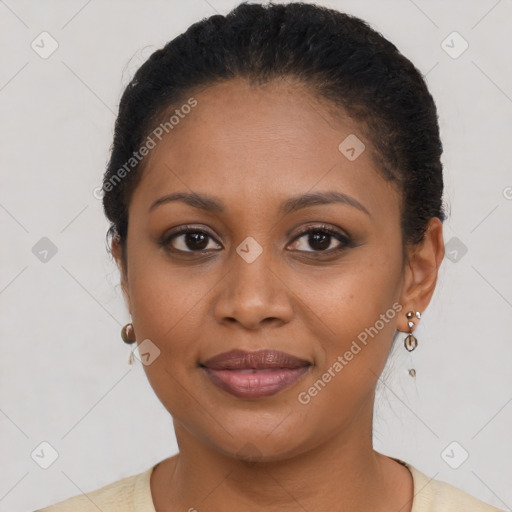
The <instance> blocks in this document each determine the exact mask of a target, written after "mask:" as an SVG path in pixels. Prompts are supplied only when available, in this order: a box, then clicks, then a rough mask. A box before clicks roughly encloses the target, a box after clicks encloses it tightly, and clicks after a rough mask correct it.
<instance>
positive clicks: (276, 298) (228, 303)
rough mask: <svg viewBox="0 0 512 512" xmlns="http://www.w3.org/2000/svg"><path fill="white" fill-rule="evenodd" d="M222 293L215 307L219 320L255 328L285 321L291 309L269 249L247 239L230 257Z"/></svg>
mask: <svg viewBox="0 0 512 512" xmlns="http://www.w3.org/2000/svg"><path fill="white" fill-rule="evenodd" d="M230 260H231V261H230V264H231V268H230V271H229V272H228V274H227V275H226V277H225V281H224V283H223V290H222V293H221V294H220V295H219V297H218V299H217V302H216V304H215V315H216V317H217V319H218V321H221V322H222V321H226V320H229V321H231V322H233V321H235V320H236V321H237V322H238V323H240V324H242V325H243V326H244V327H246V328H250V329H254V328H257V327H258V325H260V324H262V323H263V322H268V321H270V320H271V319H272V320H274V321H277V320H280V321H281V322H285V323H286V322H288V321H289V320H290V318H291V313H292V308H291V304H290V301H289V296H288V293H287V288H286V286H285V285H284V284H283V282H282V280H281V279H279V277H278V275H276V274H277V271H276V268H275V267H276V265H275V264H273V262H274V259H273V255H272V253H271V249H270V248H267V247H263V246H262V245H260V244H259V243H258V242H257V241H256V240H255V239H254V238H252V237H247V238H246V239H245V240H243V241H242V242H241V243H240V244H239V245H238V246H237V247H236V248H233V253H232V254H231V258H230Z"/></svg>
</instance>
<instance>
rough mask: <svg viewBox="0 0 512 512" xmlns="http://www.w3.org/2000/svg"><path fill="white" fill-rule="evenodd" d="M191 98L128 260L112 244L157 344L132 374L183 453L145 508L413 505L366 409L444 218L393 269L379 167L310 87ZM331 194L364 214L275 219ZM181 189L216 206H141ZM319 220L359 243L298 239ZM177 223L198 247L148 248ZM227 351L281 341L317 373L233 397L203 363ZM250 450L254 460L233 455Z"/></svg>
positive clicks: (431, 278) (134, 219)
mask: <svg viewBox="0 0 512 512" xmlns="http://www.w3.org/2000/svg"><path fill="white" fill-rule="evenodd" d="M194 97H195V98H196V99H197V101H198V105H197V106H196V107H195V108H194V109H193V110H192V112H191V113H190V114H188V115H187V116H186V118H185V119H183V120H181V121H180V124H179V125H177V126H176V127H175V128H174V129H173V131H172V132H171V133H170V134H169V135H168V136H167V137H166V138H164V139H163V141H162V142H161V143H159V144H158V145H157V147H156V148H155V149H154V150H153V151H152V152H151V153H150V155H149V159H148V161H147V162H146V164H147V165H146V168H145V170H144V174H143V177H142V180H141V182H140V183H139V185H138V186H137V188H136V189H135V191H134V194H133V197H132V200H131V203H130V206H129V219H130V220H129V229H128V237H127V254H126V256H127V268H125V267H124V266H123V263H122V260H121V247H120V246H119V245H118V244H116V243H113V246H112V249H113V253H114V256H115V257H116V260H117V263H118V265H119V267H120V270H121V274H122V287H123V291H124V293H125V297H126V299H127V303H128V307H129V311H130V313H131V316H132V321H133V325H134V329H135V333H136V336H137V341H138V342H139V343H140V342H141V341H142V340H144V339H146V338H149V339H150V340H151V341H152V342H153V343H154V344H155V345H156V346H158V348H159V349H160V351H161V352H160V355H159V357H157V358H156V359H155V360H154V362H153V363H151V364H150V365H148V366H144V369H145V371H146V374H147V377H148V379H149V382H150V384H151V386H152V387H153V389H154V391H155V393H156V394H157V396H158V398H159V399H160V400H161V402H162V403H163V405H164V406H165V407H166V409H167V410H168V411H169V412H170V413H171V414H172V417H173V421H174V427H175V432H176V438H177V441H178V446H179V450H180V452H179V454H177V455H175V456H174V457H171V458H169V459H166V460H165V461H162V462H161V463H160V464H159V465H158V467H157V468H156V469H155V471H154V472H153V474H152V477H151V492H152V495H153V501H154V503H155V507H156V510H157V512H170V511H178V510H180V511H181V510H182V511H185V510H189V509H190V508H191V507H195V508H196V509H197V510H198V511H199V512H201V510H208V511H211V512H213V511H226V510H250V511H252V512H258V511H263V510H265V511H268V510H279V511H292V510H293V511H296V510H303V509H304V510H309V511H324V510H373V511H376V512H384V511H396V510H399V509H400V510H401V511H402V512H407V511H410V509H411V503H412V497H413V482H412V476H411V474H410V472H409V471H408V470H407V468H405V467H404V466H402V465H400V464H399V463H397V462H396V461H394V460H392V459H391V458H389V457H387V456H385V455H382V454H380V453H378V452H376V451H375V450H373V447H372V420H373V405H374V398H375V387H376V384H377V380H378V377H379V375H380V374H381V372H382V369H383V368H384V365H385V363H386V359H387V357H388V354H389V351H390V349H391V343H392V338H393V335H394V332H395V329H398V330H400V331H402V332H409V328H408V326H407V319H406V316H405V313H406V312H407V311H410V310H413V311H420V312H423V311H425V309H426V308H427V305H428V304H429V302H430V299H431V297H432V294H433V292H434V289H435V285H436V281H437V275H438V269H439V266H440V264H441V261H442V259H443V257H444V244H443V235H442V224H441V222H440V221H439V219H436V218H434V219H431V222H430V224H429V229H428V231H427V234H426V237H425V240H424V242H423V243H421V244H419V245H417V246H414V247H410V248H408V256H409V261H408V262H404V261H402V236H401V231H400V193H399V191H398V190H397V189H395V188H394V186H393V185H391V184H390V183H389V182H386V181H385V180H384V179H383V178H382V176H381V175H380V174H379V173H378V172H377V171H376V170H375V167H374V161H373V159H372V157H371V142H370V141H369V140H367V139H365V137H364V136H363V134H362V132H361V130H360V127H359V126H358V123H357V122H356V121H354V120H352V119H350V118H348V117H346V116H344V117H341V116H338V117H337V118H334V117H332V115H331V114H332V112H331V111H330V109H329V108H328V107H327V106H326V105H325V104H322V103H320V102H318V101H317V100H315V98H314V96H312V95H311V94H310V93H309V92H307V91H306V90H305V89H303V88H300V87H297V86H292V85H290V84H289V83H287V82H282V83H273V84H268V85H266V86H264V87H261V86H260V87H250V86H249V85H248V84H247V82H245V81H243V80H240V79H236V80H232V81H230V82H226V83H223V84H220V85H215V86H213V87H209V88H206V89H204V90H202V91H200V92H198V93H197V94H194ZM351 133H355V134H357V136H358V137H359V138H360V139H361V140H363V142H364V143H365V145H366V150H365V151H364V152H363V153H362V154H361V155H360V156H359V157H358V158H357V159H356V160H355V161H349V160H348V159H347V158H345V156H344V155H342V154H341V153H340V151H339V150H338V145H339V144H340V142H341V141H343V140H344V139H345V137H346V136H347V135H349V134H351ZM327 190H335V191H338V192H343V193H345V194H348V195H349V196H352V197H353V198H355V199H357V201H359V202H360V203H362V204H363V205H364V206H365V208H366V209H367V210H368V211H369V213H370V216H368V215H366V214H365V213H364V212H362V211H360V210H358V209H356V208H354V207H353V206H350V205H346V204H342V203H332V204H327V205H317V206H312V207H311V206H310V207H307V208H304V209H302V210H299V211H297V212H294V213H291V214H287V215H281V214H279V213H278V206H279V205H280V203H281V202H282V201H284V200H285V199H287V198H289V197H290V196H295V195H301V194H305V193H308V192H318V191H327ZM178 191H183V192H191V191H193V192H196V193H204V194H209V195H212V196H215V197H217V198H219V199H220V200H221V201H222V202H223V203H224V204H225V211H224V212H223V213H210V212H205V211H202V210H200V209H197V208H194V207H192V206H190V205H187V204H185V203H183V202H172V203H167V204H164V205H161V206H159V207H157V208H155V209H154V210H153V211H152V212H151V213H148V208H149V206H150V205H151V204H152V203H153V202H154V201H155V200H156V199H158V198H160V197H161V196H164V195H166V194H169V193H172V192H178ZM322 223H326V224H327V225H328V227H330V228H332V229H334V230H337V231H338V232H339V233H340V234H342V235H343V234H345V235H349V237H350V238H352V239H353V240H354V242H355V243H356V244H357V246H356V247H346V248H345V249H344V250H343V251H341V252H338V253H335V252H334V251H333V249H335V248H336V247H340V246H343V243H342V242H339V241H338V240H337V239H336V238H335V237H331V238H328V239H327V241H326V244H325V249H324V251H325V250H327V251H330V252H331V256H323V257H322V254H323V253H322V247H321V246H320V245H319V244H318V243H317V244H316V245H315V242H314V241H313V242H312V243H311V239H309V243H308V235H307V234H306V235H304V234H302V235H301V237H300V238H297V236H298V234H299V232H300V229H301V228H309V227H311V228H315V227H316V228H318V227H319V226H320V225H321V224H322ZM185 224H187V225H189V224H192V225H193V228H197V229H198V230H202V231H207V232H208V233H209V234H210V235H211V237H210V238H207V239H206V241H205V242H204V245H203V246H201V245H194V239H191V238H187V237H186V235H178V237H177V238H174V240H171V241H170V242H169V244H168V247H169V248H170V249H173V248H174V251H175V252H166V250H165V248H163V247H161V246H159V245H158V239H159V238H161V237H162V236H163V235H164V234H165V233H166V232H167V233H169V232H170V229H171V228H177V227H179V226H183V225H185ZM248 236H251V237H253V238H254V239H256V240H257V242H258V243H259V244H260V246H261V247H262V248H263V252H262V253H261V255H260V256H259V257H258V258H257V259H256V260H255V261H254V262H252V263H247V262H246V261H245V260H244V259H242V258H241V257H240V256H239V255H238V254H237V252H236V248H237V247H238V246H239V245H240V244H241V242H242V241H243V240H244V239H245V238H246V237H248ZM329 240H330V242H329ZM187 242H188V245H187ZM202 248H203V249H206V250H210V251H211V252H210V256H208V255H204V254H203V255H201V254H198V253H197V251H198V250H200V249H202ZM179 249H181V250H182V251H187V252H186V253H178V250H179ZM193 251H196V252H195V253H194V252H193ZM394 303H399V304H401V305H402V307H403V309H402V310H401V311H400V312H398V313H397V314H396V316H395V317H394V318H392V319H390V320H389V321H388V323H386V324H385V326H384V328H382V329H381V330H380V331H379V333H378V335H375V336H374V337H373V338H369V342H368V344H367V346H364V348H363V349H362V350H361V351H360V352H359V353H358V354H357V355H356V356H354V358H353V359H352V360H351V361H350V362H349V364H347V365H346V366H345V367H344V368H343V370H342V371H341V372H339V373H338V374H337V375H336V377H335V378H333V379H332V380H331V382H329V383H328V384H327V386H326V387H325V389H323V390H322V391H321V392H320V393H318V395H317V396H316V397H314V398H312V400H311V402H310V403H309V404H307V405H304V404H301V403H300V402H299V401H298V399H297V396H298V394H299V393H300V392H301V391H307V389H308V388H309V387H310V386H312V385H313V384H314V382H315V381H317V380H318V379H319V378H321V376H322V374H323V373H324V372H326V371H327V369H328V368H329V367H330V366H331V365H332V364H333V363H334V362H335V361H336V359H337V357H338V356H340V355H343V354H344V353H345V352H346V351H347V350H348V349H349V347H350V345H351V343H352V341H353V340H356V339H357V336H358V334H359V333H360V332H362V331H364V329H365V328H367V327H370V326H373V325H374V324H375V322H376V321H377V320H378V319H379V318H380V315H381V314H385V313H386V311H387V310H389V309H390V308H392V305H393V304H394ZM234 348H237V349H242V350H248V351H256V350H259V349H262V348H273V349H278V350H282V351H285V352H289V353H291V354H293V355H295V356H297V357H300V358H303V359H306V360H308V361H310V362H311V363H312V367H311V368H310V371H309V372H308V373H307V374H306V375H304V376H303V377H302V378H301V380H300V381H299V382H296V383H295V384H294V385H293V386H292V387H289V388H288V389H285V390H283V391H281V392H280V393H277V394H275V395H273V396H270V397H266V398H260V399H252V400H244V399H240V398H236V397H234V396H232V395H230V394H228V393H226V392H225V391H223V390H221V389H219V388H217V387H216V386H214V385H213V384H212V383H211V382H210V380H209V379H208V377H207V376H205V374H204V372H203V371H202V370H201V368H200V367H199V366H198V363H199V361H204V360H205V359H207V358H209V357H212V356H214V355H216V354H218V353H221V352H224V351H228V350H231V349H234ZM251 446H254V447H255V448H252V451H253V453H255V454H256V455H257V457H258V458H259V462H257V463H248V462H246V461H245V460H244V456H243V455H241V454H240V453H239V452H240V451H241V452H242V454H246V453H250V452H251V448H250V447H251ZM402 507H403V508H402Z"/></svg>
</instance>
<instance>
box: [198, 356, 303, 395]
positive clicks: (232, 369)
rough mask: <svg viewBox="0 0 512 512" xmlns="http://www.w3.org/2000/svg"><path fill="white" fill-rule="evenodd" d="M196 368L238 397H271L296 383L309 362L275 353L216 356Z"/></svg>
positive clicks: (214, 382)
mask: <svg viewBox="0 0 512 512" xmlns="http://www.w3.org/2000/svg"><path fill="white" fill-rule="evenodd" d="M200 366H201V367H202V368H203V370H204V371H205V373H206V374H207V375H208V377H209V378H210V380H211V382H212V383H213V384H215V385H216V386H217V387H220V388H221V389H223V390H224V391H227V392H228V393H230V394H232V395H234V396H237V397H239V398H260V397H264V396H270V395H274V394H276V393H278V392H280V391H282V390H283V389H285V388H288V387H289V386H291V385H292V384H293V383H295V382H296V381H298V380H299V379H300V378H301V377H302V375H304V374H305V373H306V372H307V371H308V370H309V368H310V366H311V363H309V362H308V361H306V360H304V359H301V358H298V357H295V356H293V355H291V354H287V353H286V352H281V351H278V350H260V351H258V352H245V351H242V350H232V351H230V352H224V353H222V354H218V355H216V356H214V357H212V358H210V359H208V360H206V361H205V362H204V363H201V364H200Z"/></svg>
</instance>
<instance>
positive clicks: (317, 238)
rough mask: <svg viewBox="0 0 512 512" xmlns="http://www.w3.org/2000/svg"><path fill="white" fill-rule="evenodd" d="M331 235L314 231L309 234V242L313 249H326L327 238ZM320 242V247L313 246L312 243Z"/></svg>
mask: <svg viewBox="0 0 512 512" xmlns="http://www.w3.org/2000/svg"><path fill="white" fill-rule="evenodd" d="M330 237H331V235H329V234H326V233H321V232H316V233H314V234H311V235H310V236H309V243H310V245H311V246H312V247H313V248H314V249H327V248H328V247H329V240H328V239H329V238H330ZM318 242H319V243H320V247H315V246H314V244H316V243H318ZM326 242H327V243H326Z"/></svg>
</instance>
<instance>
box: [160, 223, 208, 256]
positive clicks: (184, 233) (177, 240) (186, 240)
mask: <svg viewBox="0 0 512 512" xmlns="http://www.w3.org/2000/svg"><path fill="white" fill-rule="evenodd" d="M209 240H210V241H211V242H213V240H214V239H213V237H212V235H210V234H209V233H208V232H206V231H203V230H200V229H197V228H192V227H187V226H183V227H182V228H180V229H179V230H177V231H175V232H174V233H171V234H170V235H166V236H164V238H163V239H162V240H161V242H160V245H162V246H164V247H165V248H167V249H168V250H169V251H173V252H174V251H175V252H189V253H190V252H198V253H200V252H209V251H211V250H216V248H215V247H213V248H212V247H211V246H210V247H208V245H209V243H208V241H209ZM215 245H218V244H215Z"/></svg>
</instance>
